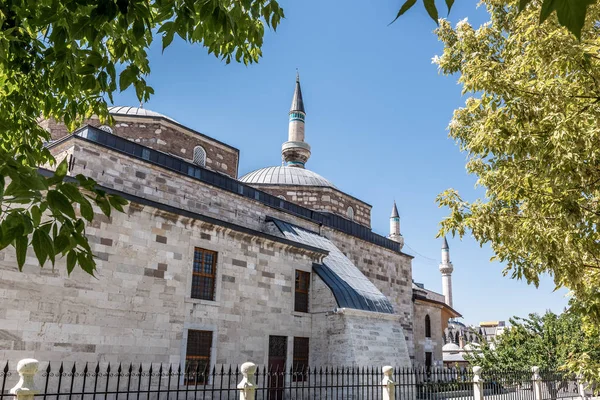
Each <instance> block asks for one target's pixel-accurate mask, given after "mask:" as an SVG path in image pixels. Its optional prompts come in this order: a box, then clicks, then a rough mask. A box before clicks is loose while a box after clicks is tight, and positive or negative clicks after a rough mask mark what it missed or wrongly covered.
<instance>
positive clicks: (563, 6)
mask: <svg viewBox="0 0 600 400" xmlns="http://www.w3.org/2000/svg"><path fill="white" fill-rule="evenodd" d="M445 1H446V8H447V10H448V14H450V10H451V9H452V6H453V5H454V0H445ZM515 2H516V0H515ZM530 3H539V2H536V1H533V0H519V11H523V10H524V9H525V7H527V6H528V5H529V4H530ZM595 3H597V0H543V1H542V2H541V4H539V23H540V24H541V23H543V22H544V21H546V19H548V17H549V16H550V15H551V14H552V13H553V12H554V11H556V16H557V17H558V23H559V24H560V25H562V26H564V27H565V28H567V29H568V30H569V31H570V32H571V33H573V34H574V35H575V36H576V37H577V38H578V39H579V38H580V37H581V29H582V28H583V25H584V23H585V19H586V14H587V7H588V6H589V5H591V4H595ZM415 4H417V0H406V1H405V2H404V4H402V7H400V10H398V14H397V15H396V19H394V21H396V20H397V19H398V18H400V17H401V16H402V15H403V14H404V13H405V12H407V11H408V10H410V9H411V8H412V7H413V6H414V5H415ZM423 6H425V10H427V13H428V14H429V16H430V17H431V19H433V20H434V21H435V22H436V23H437V22H438V18H439V17H438V16H439V12H438V9H437V6H436V5H435V0H423Z"/></svg>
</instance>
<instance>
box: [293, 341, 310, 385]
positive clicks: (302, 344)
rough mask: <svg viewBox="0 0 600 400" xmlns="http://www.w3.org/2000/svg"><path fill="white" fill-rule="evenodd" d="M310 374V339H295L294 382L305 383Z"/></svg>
mask: <svg viewBox="0 0 600 400" xmlns="http://www.w3.org/2000/svg"><path fill="white" fill-rule="evenodd" d="M307 373H308V338H303V337H295V338H294V362H293V364H292V381H293V382H304V381H305V380H306V374H307Z"/></svg>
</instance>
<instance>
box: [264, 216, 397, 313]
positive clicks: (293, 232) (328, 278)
mask: <svg viewBox="0 0 600 400" xmlns="http://www.w3.org/2000/svg"><path fill="white" fill-rule="evenodd" d="M270 221H272V222H273V223H274V224H275V225H276V226H277V228H279V230H280V231H281V233H282V234H283V235H284V236H285V238H287V239H289V240H293V241H295V242H298V243H302V244H306V245H310V246H313V247H317V248H320V249H323V250H327V251H328V252H329V254H328V255H327V256H326V257H325V258H324V259H323V264H322V265H317V264H315V265H314V266H313V270H314V271H315V273H316V274H317V275H318V276H319V277H320V278H321V279H322V280H323V282H325V284H326V285H327V286H328V287H329V288H330V289H331V291H332V292H333V295H334V297H335V300H336V302H337V304H338V306H339V307H340V308H353V309H358V310H365V311H373V312H380V313H387V314H393V313H394V308H393V307H392V304H391V303H390V301H389V300H388V298H387V297H385V296H384V295H383V293H381V292H380V291H379V289H377V287H375V285H374V284H373V282H371V281H370V280H369V279H368V278H367V277H366V276H364V275H363V273H362V272H360V270H359V269H358V268H357V267H356V266H355V265H354V264H353V263H352V261H350V259H348V257H346V256H345V255H344V253H342V252H341V250H340V249H338V248H337V247H336V246H335V244H333V243H332V242H331V241H330V240H329V239H327V238H325V237H323V236H319V235H318V234H317V233H315V232H311V231H308V230H306V229H303V228H300V227H297V226H295V225H292V224H290V223H287V222H283V221H280V220H277V219H274V218H271V219H270Z"/></svg>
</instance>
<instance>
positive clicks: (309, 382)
mask: <svg viewBox="0 0 600 400" xmlns="http://www.w3.org/2000/svg"><path fill="white" fill-rule="evenodd" d="M540 376H541V387H542V390H541V393H542V395H541V398H540V399H536V397H535V393H534V392H535V391H534V389H533V386H534V383H533V382H532V373H531V371H488V372H486V371H484V372H483V373H482V375H481V379H483V384H482V386H481V387H482V389H483V394H484V396H485V398H486V400H487V399H490V400H553V399H564V398H576V397H579V394H578V392H577V390H578V385H577V381H576V380H575V379H573V377H571V376H567V375H564V374H559V373H557V372H552V371H546V372H540ZM242 378H243V376H242V373H241V371H240V370H239V368H238V367H237V366H219V367H214V368H212V369H211V370H210V371H202V370H199V369H198V368H197V369H195V370H189V369H188V370H183V369H181V367H180V366H179V365H166V364H116V365H115V364H103V363H96V364H89V363H88V364H86V363H66V362H65V363H40V364H39V370H38V372H37V374H35V376H34V381H35V386H36V387H37V389H38V390H39V393H38V394H36V398H38V399H51V400H63V399H64V400H66V399H69V400H75V399H82V400H85V399H105V400H109V399H110V400H119V399H127V400H129V399H132V400H133V399H136V400H137V399H143V400H151V399H152V400H154V399H156V400H161V399H165V400H170V399H176V400H180V399H186V400H191V399H194V400H199V399H211V400H213V399H219V400H237V399H238V398H239V389H238V388H237V385H238V383H239V382H240V381H241V380H242ZM383 378H384V375H383V372H382V370H381V368H376V367H333V368H332V367H323V368H297V367H296V368H288V369H284V370H279V369H277V368H271V369H267V368H266V367H258V368H257V371H256V374H255V375H254V381H255V383H256V392H255V393H256V399H257V400H284V399H290V400H295V399H361V400H362V399H364V400H377V399H382V398H383V394H382V392H383V390H382V389H383V386H382V384H381V382H382V380H383ZM390 378H391V379H392V381H393V386H394V387H395V395H394V398H395V399H407V400H443V399H457V400H459V399H473V398H474V389H473V386H474V375H473V372H472V371H471V369H466V368H465V369H458V368H457V369H429V370H425V369H415V368H395V369H394V370H393V374H392V376H391V377H390ZM18 380H19V374H18V373H17V372H16V363H8V362H7V363H4V364H0V389H1V391H0V400H8V399H11V400H12V399H13V395H11V394H9V389H10V388H11V387H13V386H15V384H16V383H17V381H18Z"/></svg>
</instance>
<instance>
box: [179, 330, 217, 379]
mask: <svg viewBox="0 0 600 400" xmlns="http://www.w3.org/2000/svg"><path fill="white" fill-rule="evenodd" d="M212 339H213V333H212V332H211V331H197V330H192V329H190V330H188V338H187V349H186V353H185V369H184V374H185V375H184V383H185V384H186V385H206V384H207V383H208V377H209V376H210V350H211V348H212Z"/></svg>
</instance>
